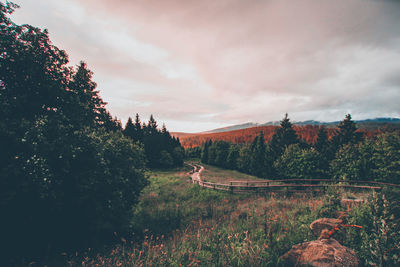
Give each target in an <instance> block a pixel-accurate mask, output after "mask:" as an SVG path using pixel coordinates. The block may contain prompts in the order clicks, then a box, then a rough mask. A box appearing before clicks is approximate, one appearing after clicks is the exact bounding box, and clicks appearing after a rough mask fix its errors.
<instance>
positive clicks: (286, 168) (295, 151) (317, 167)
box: [274, 144, 325, 179]
mask: <svg viewBox="0 0 400 267" xmlns="http://www.w3.org/2000/svg"><path fill="white" fill-rule="evenodd" d="M274 167H275V170H276V172H277V173H278V175H279V176H280V177H282V178H303V179H318V178H323V177H324V175H325V171H324V167H323V164H322V162H321V155H320V153H319V152H318V151H316V150H315V149H301V148H300V146H299V144H293V145H290V146H288V147H287V148H286V150H285V152H284V153H283V154H282V156H280V157H279V158H278V159H277V160H276V161H275V163H274Z"/></svg>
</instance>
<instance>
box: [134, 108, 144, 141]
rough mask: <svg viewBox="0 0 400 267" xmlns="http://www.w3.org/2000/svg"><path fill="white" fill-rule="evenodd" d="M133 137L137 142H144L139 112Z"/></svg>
mask: <svg viewBox="0 0 400 267" xmlns="http://www.w3.org/2000/svg"><path fill="white" fill-rule="evenodd" d="M132 139H133V140H134V141H135V142H137V141H139V142H143V128H142V124H141V122H140V117H139V114H137V113H136V117H135V124H134V133H133V137H132Z"/></svg>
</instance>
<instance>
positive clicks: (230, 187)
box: [229, 182, 233, 194]
mask: <svg viewBox="0 0 400 267" xmlns="http://www.w3.org/2000/svg"><path fill="white" fill-rule="evenodd" d="M229 189H230V191H231V194H233V186H232V182H230V186H229Z"/></svg>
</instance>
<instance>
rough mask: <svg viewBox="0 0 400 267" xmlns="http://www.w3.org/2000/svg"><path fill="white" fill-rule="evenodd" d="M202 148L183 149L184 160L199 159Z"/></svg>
mask: <svg viewBox="0 0 400 267" xmlns="http://www.w3.org/2000/svg"><path fill="white" fill-rule="evenodd" d="M201 152H202V147H199V146H197V147H189V148H186V149H185V158H188V159H190V158H198V159H201Z"/></svg>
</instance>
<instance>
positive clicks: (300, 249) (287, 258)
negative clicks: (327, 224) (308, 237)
mask: <svg viewBox="0 0 400 267" xmlns="http://www.w3.org/2000/svg"><path fill="white" fill-rule="evenodd" d="M281 259H282V260H283V262H284V264H285V266H315V267H331V266H332V267H339V266H344V267H357V266H358V265H359V260H358V257H357V255H356V253H355V252H354V251H353V250H352V249H350V248H347V247H345V246H342V245H341V244H339V242H337V241H336V240H335V239H333V238H331V239H321V240H315V241H310V242H304V243H301V244H297V245H294V246H293V247H292V249H291V250H289V251H288V252H287V253H286V254H284V255H283V256H282V257H281Z"/></svg>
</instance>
